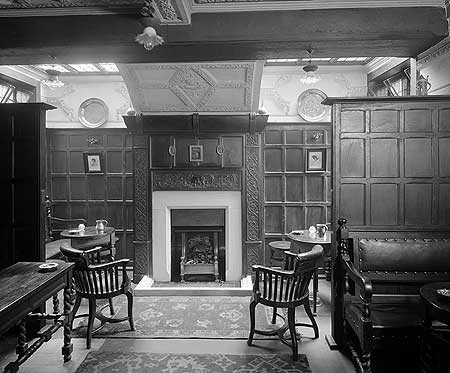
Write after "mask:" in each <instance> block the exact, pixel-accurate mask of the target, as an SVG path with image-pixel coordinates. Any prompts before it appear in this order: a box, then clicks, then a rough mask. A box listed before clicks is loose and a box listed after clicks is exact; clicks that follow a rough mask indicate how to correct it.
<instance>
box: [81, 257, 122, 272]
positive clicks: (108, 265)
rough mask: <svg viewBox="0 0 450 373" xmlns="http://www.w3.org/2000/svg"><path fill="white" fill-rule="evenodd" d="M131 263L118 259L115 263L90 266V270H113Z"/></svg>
mask: <svg viewBox="0 0 450 373" xmlns="http://www.w3.org/2000/svg"><path fill="white" fill-rule="evenodd" d="M129 261H130V259H118V260H114V261H113V262H108V263H102V264H90V265H89V268H90V269H94V270H98V269H107V268H111V267H119V266H125V265H126V264H127V263H128V262H129Z"/></svg>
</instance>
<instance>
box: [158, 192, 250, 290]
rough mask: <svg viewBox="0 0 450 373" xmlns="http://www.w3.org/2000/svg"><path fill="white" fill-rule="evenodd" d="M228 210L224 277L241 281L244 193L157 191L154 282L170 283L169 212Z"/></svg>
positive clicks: (226, 215) (228, 279)
mask: <svg viewBox="0 0 450 373" xmlns="http://www.w3.org/2000/svg"><path fill="white" fill-rule="evenodd" d="M188 208H200V209H207V208H223V209H225V246H226V254H225V256H226V263H225V277H226V280H227V281H240V280H241V275H242V228H241V220H242V214H241V192H238V191H226V192H219V191H217V192H216V191H157V192H153V194H152V246H153V279H154V280H155V281H163V282H168V281H170V272H171V269H170V266H171V257H170V256H171V232H170V210H171V209H188Z"/></svg>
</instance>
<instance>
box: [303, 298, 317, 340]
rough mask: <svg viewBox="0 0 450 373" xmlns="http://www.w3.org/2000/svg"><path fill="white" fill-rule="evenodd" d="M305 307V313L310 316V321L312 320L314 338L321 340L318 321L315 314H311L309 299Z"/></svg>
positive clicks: (304, 304)
mask: <svg viewBox="0 0 450 373" xmlns="http://www.w3.org/2000/svg"><path fill="white" fill-rule="evenodd" d="M303 306H304V307H305V312H306V314H307V315H308V317H309V319H310V320H311V324H312V327H313V329H314V338H319V327H318V326H317V323H316V319H315V318H314V316H313V313H312V312H311V307H310V306H309V300H308V299H307V300H306V302H305V303H303Z"/></svg>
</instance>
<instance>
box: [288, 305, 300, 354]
mask: <svg viewBox="0 0 450 373" xmlns="http://www.w3.org/2000/svg"><path fill="white" fill-rule="evenodd" d="M288 325H289V333H290V335H291V343H292V359H293V360H294V361H296V360H298V343H297V334H296V332H295V308H294V307H290V308H288Z"/></svg>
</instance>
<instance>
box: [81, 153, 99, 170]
mask: <svg viewBox="0 0 450 373" xmlns="http://www.w3.org/2000/svg"><path fill="white" fill-rule="evenodd" d="M83 160H84V172H85V173H87V174H102V173H104V166H103V154H102V153H101V152H86V153H83Z"/></svg>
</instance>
